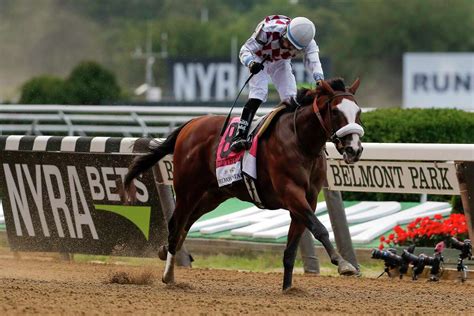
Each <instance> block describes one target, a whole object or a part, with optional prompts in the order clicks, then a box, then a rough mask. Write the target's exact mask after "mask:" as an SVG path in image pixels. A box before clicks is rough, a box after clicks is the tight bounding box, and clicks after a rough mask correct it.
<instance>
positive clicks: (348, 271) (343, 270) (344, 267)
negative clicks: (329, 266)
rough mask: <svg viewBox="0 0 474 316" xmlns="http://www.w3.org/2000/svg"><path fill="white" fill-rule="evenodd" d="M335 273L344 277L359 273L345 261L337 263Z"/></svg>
mask: <svg viewBox="0 0 474 316" xmlns="http://www.w3.org/2000/svg"><path fill="white" fill-rule="evenodd" d="M337 271H338V272H339V274H340V275H346V276H350V275H356V274H358V273H359V271H357V269H356V268H355V267H354V266H353V265H352V264H350V263H349V262H347V261H345V260H342V261H340V262H339V265H338V268H337Z"/></svg>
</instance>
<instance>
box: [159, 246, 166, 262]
mask: <svg viewBox="0 0 474 316" xmlns="http://www.w3.org/2000/svg"><path fill="white" fill-rule="evenodd" d="M166 257H168V248H167V247H166V246H164V245H163V246H161V247H160V248H159V249H158V258H160V259H161V260H163V261H165V260H166Z"/></svg>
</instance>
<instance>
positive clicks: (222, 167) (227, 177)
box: [216, 117, 244, 187]
mask: <svg viewBox="0 0 474 316" xmlns="http://www.w3.org/2000/svg"><path fill="white" fill-rule="evenodd" d="M238 124H239V118H238V117H233V118H232V119H231V120H230V122H229V124H228V125H227V128H226V130H225V132H224V135H223V136H222V137H221V139H220V141H219V146H218V147H217V157H216V178H217V184H218V185H219V187H222V186H225V185H229V184H231V183H233V182H235V181H238V180H241V179H242V171H241V170H242V167H241V166H242V157H243V156H244V151H240V152H238V153H235V152H233V151H231V150H230V145H231V143H232V138H233V137H234V135H235V133H237V126H238Z"/></svg>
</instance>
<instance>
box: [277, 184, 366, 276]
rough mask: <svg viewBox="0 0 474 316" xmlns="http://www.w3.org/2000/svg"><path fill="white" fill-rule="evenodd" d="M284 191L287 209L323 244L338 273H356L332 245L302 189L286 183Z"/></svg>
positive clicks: (326, 231)
mask: <svg viewBox="0 0 474 316" xmlns="http://www.w3.org/2000/svg"><path fill="white" fill-rule="evenodd" d="M286 192H287V197H286V201H287V204H288V209H289V210H290V212H291V213H292V215H293V216H294V217H295V218H298V219H300V220H301V221H302V222H303V223H304V224H305V226H306V227H307V228H308V229H309V231H310V232H311V233H312V234H313V235H314V238H316V239H317V240H319V241H320V242H321V243H322V244H323V246H324V248H325V249H326V251H327V253H328V255H329V257H330V258H331V262H332V263H333V264H335V265H337V266H338V272H339V274H342V275H354V274H357V273H358V271H357V269H356V268H354V266H353V265H352V264H350V263H349V262H348V261H346V260H344V259H343V258H342V256H341V255H340V254H339V253H338V252H337V250H336V249H335V248H334V246H333V245H332V243H331V241H330V240H329V233H328V230H327V229H326V227H324V225H323V224H322V223H321V222H320V221H319V219H317V217H316V215H314V210H313V209H312V208H311V205H310V204H309V203H308V201H307V200H306V194H305V191H304V189H302V188H300V187H298V186H296V185H288V186H287V191H286Z"/></svg>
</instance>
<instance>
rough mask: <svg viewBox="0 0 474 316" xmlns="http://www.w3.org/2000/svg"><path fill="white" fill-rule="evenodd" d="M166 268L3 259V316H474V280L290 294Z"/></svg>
mask: <svg viewBox="0 0 474 316" xmlns="http://www.w3.org/2000/svg"><path fill="white" fill-rule="evenodd" d="M150 269H153V270H154V271H156V278H155V282H154V283H153V284H152V285H119V284H110V283H107V281H108V280H110V276H111V275H112V274H114V273H116V272H118V271H123V272H126V273H131V274H133V273H137V272H140V271H144V270H148V271H149V270H150ZM161 271H162V267H161V266H154V267H131V266H117V265H104V264H87V263H65V262H60V261H57V260H47V259H46V258H26V259H21V260H16V259H13V257H12V256H11V255H6V254H5V253H3V254H2V255H1V256H0V293H1V294H0V314H2V315H4V314H5V313H8V314H18V313H21V314H23V313H27V314H32V313H38V314H45V313H48V314H51V313H52V314H64V313H67V314H78V313H86V314H123V313H132V312H133V313H137V314H161V313H178V314H198V313H205V314H223V313H224V314H237V313H240V314H290V313H291V314H294V313H298V314H315V313H318V314H325V313H326V314H329V313H330V314H334V313H354V314H365V313H377V314H380V313H400V312H402V313H407V312H409V313H420V314H428V313H430V314H433V315H437V314H447V313H450V314H451V313H461V314H473V313H474V281H472V280H470V281H468V282H467V283H465V284H460V283H458V282H457V281H444V280H443V281H442V282H440V283H437V284H433V283H427V282H426V281H424V280H420V281H417V282H411V281H409V280H402V281H399V280H393V281H391V280H388V279H387V278H381V279H378V280H376V279H369V278H343V277H327V276H326V277H323V276H320V277H315V276H313V277H311V276H304V275H301V274H299V275H296V276H295V278H294V283H293V284H294V286H295V288H293V289H292V290H291V291H290V292H289V293H286V294H283V293H282V292H281V290H280V285H281V279H282V275H281V274H280V273H250V272H237V271H224V270H203V269H177V270H176V275H177V281H178V283H177V284H176V285H174V286H166V285H164V284H162V283H161V281H160V277H159V274H160V273H161Z"/></svg>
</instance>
